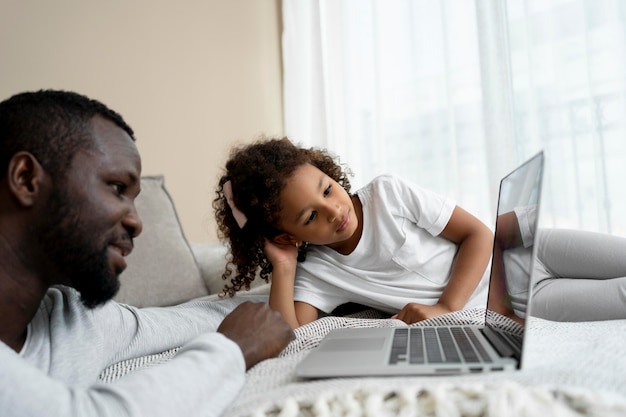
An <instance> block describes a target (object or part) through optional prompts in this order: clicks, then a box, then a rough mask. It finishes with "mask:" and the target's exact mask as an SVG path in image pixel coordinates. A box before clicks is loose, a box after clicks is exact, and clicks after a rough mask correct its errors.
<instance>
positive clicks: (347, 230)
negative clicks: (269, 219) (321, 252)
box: [280, 164, 359, 252]
mask: <svg viewBox="0 0 626 417" xmlns="http://www.w3.org/2000/svg"><path fill="white" fill-rule="evenodd" d="M355 198H356V197H355ZM280 203H281V206H282V211H281V213H280V219H281V220H280V226H281V228H282V229H283V230H284V231H285V232H286V233H287V234H288V235H290V237H291V238H292V239H293V240H294V241H307V242H309V243H312V244H315V245H326V246H329V247H331V248H334V249H336V250H339V249H340V248H345V246H346V245H347V244H349V243H353V242H351V239H350V238H351V237H353V235H355V232H356V231H357V230H358V227H359V219H358V217H357V212H356V210H355V207H354V204H353V200H352V198H351V197H350V195H349V194H348V193H347V192H346V190H344V189H343V187H342V186H341V185H339V184H338V183H337V182H336V181H334V180H333V179H332V178H330V177H329V176H328V175H326V174H325V173H324V172H322V171H320V170H319V169H318V168H316V167H314V166H313V165H309V164H305V165H302V166H301V167H299V168H298V169H297V170H296V171H294V174H293V175H292V176H291V177H290V178H289V179H287V181H286V184H285V188H284V189H283V190H282V192H281V193H280ZM354 245H356V244H354ZM339 251H340V252H342V250H339Z"/></svg>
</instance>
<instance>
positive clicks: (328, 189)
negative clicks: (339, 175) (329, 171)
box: [324, 185, 332, 197]
mask: <svg viewBox="0 0 626 417" xmlns="http://www.w3.org/2000/svg"><path fill="white" fill-rule="evenodd" d="M331 188H332V186H331V185H329V186H328V187H326V189H325V190H324V197H327V196H328V195H329V194H330V191H331Z"/></svg>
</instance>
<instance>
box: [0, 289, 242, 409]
mask: <svg viewBox="0 0 626 417" xmlns="http://www.w3.org/2000/svg"><path fill="white" fill-rule="evenodd" d="M79 297H80V296H79V294H78V293H77V292H76V291H74V290H73V289H70V288H67V287H55V288H51V289H50V290H49V291H48V293H47V295H46V297H45V298H44V300H43V302H42V303H41V306H40V308H39V311H38V312H37V314H36V315H35V317H34V318H33V320H32V321H31V323H30V325H29V327H28V336H27V340H26V343H25V345H24V347H23V348H22V350H21V352H20V353H19V354H18V353H16V352H15V351H13V350H12V349H10V348H9V347H8V346H6V345H5V344H4V343H1V342H0V410H2V412H1V414H2V416H4V417H9V416H19V417H30V416H43V415H45V416H50V417H53V416H63V417H69V416H81V417H90V416H139V415H142V416H145V415H150V416H174V415H182V416H188V417H189V416H195V415H202V416H216V415H220V414H221V413H222V412H223V410H224V409H225V408H226V407H227V406H228V405H229V404H230V403H231V402H232V400H233V399H234V398H235V397H236V395H237V394H238V393H239V390H240V389H241V387H242V386H243V383H244V376H245V362H244V358H243V355H242V353H241V350H240V349H239V347H238V346H237V345H236V344H235V343H234V342H232V341H231V340H229V339H228V338H226V337H224V336H223V335H221V334H219V333H216V332H215V330H216V328H217V326H218V325H219V323H220V322H221V321H222V319H223V318H224V316H225V315H226V314H227V313H228V312H230V310H232V307H233V304H232V303H228V302H226V303H222V302H207V301H195V302H190V303H187V304H183V305H180V306H176V307H168V308H144V309H137V308H134V307H130V306H126V305H122V304H118V303H115V302H109V303H107V304H105V305H104V306H102V307H98V308H96V309H94V310H88V309H85V308H84V307H83V306H82V304H81V302H80V298H79ZM177 346H183V347H182V348H181V349H180V350H179V351H178V353H177V355H176V357H175V358H174V359H172V360H171V361H169V362H168V363H165V364H163V365H160V366H157V367H152V368H149V369H145V370H141V371H139V372H134V373H131V374H129V375H127V376H125V377H124V378H122V379H120V380H119V381H117V382H115V383H112V384H99V383H97V379H98V376H99V374H100V373H101V372H102V370H103V369H104V368H106V367H107V366H109V365H112V364H114V363H117V362H119V361H122V360H125V359H130V358H135V357H139V356H143V355H147V354H153V353H158V352H162V351H164V350H168V349H171V348H174V347H177Z"/></svg>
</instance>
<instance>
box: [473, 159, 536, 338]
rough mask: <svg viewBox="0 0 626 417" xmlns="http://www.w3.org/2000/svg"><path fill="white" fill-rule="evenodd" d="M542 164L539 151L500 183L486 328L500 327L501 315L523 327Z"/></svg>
mask: <svg viewBox="0 0 626 417" xmlns="http://www.w3.org/2000/svg"><path fill="white" fill-rule="evenodd" d="M543 161H544V157H543V152H540V153H538V154H537V155H535V156H534V157H532V158H531V159H530V160H528V161H527V162H525V163H524V164H522V165H521V166H520V167H518V168H517V169H515V170H514V171H513V172H511V173H510V174H509V175H507V176H506V177H504V178H503V179H502V181H501V182H500V191H499V195H498V210H497V217H496V226H495V239H494V246H493V256H492V261H491V262H492V265H491V278H490V281H489V295H488V299H487V312H486V316H485V324H486V325H487V326H494V327H496V328H498V327H502V322H503V320H502V316H505V317H508V318H510V319H512V320H513V321H515V322H517V323H519V324H520V325H523V324H524V321H525V318H526V316H527V314H528V311H529V309H528V306H529V305H530V296H531V293H530V292H531V282H530V281H531V271H532V268H533V259H534V254H535V250H534V249H535V240H536V230H537V217H538V212H539V199H540V194H541V183H542V176H543ZM494 313H495V314H494ZM505 321H506V320H505Z"/></svg>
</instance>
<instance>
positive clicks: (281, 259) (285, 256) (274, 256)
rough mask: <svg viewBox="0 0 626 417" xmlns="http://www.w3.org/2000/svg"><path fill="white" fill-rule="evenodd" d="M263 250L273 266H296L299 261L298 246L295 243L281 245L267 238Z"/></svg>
mask: <svg viewBox="0 0 626 417" xmlns="http://www.w3.org/2000/svg"><path fill="white" fill-rule="evenodd" d="M263 252H264V253H265V256H267V259H269V261H270V262H271V264H272V267H274V268H277V267H278V266H283V265H284V266H294V265H295V264H296V263H297V262H298V248H296V246H295V245H279V244H278V243H274V242H272V241H270V240H269V239H265V246H264V247H263Z"/></svg>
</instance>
